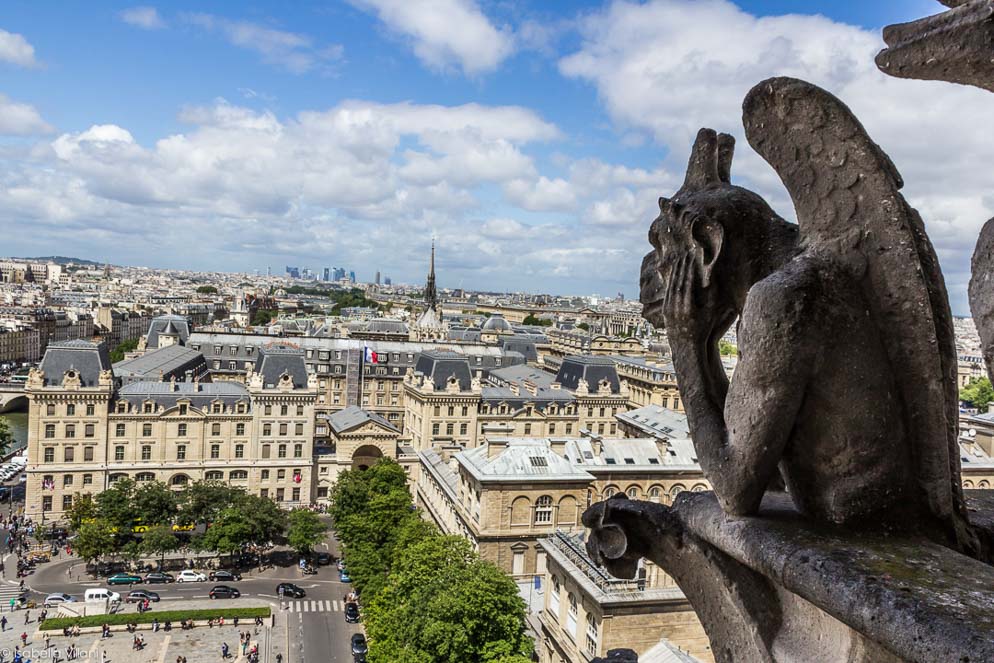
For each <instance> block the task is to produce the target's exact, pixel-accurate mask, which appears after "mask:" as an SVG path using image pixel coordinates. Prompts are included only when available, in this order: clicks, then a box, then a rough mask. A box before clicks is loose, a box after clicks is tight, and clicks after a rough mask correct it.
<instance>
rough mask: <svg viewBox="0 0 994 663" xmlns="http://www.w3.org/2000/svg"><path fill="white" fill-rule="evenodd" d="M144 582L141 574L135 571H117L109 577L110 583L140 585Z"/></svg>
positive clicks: (108, 582) (108, 581)
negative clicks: (136, 573)
mask: <svg viewBox="0 0 994 663" xmlns="http://www.w3.org/2000/svg"><path fill="white" fill-rule="evenodd" d="M142 582H144V580H142V577H141V576H136V575H135V574H134V573H115V574H114V575H112V576H111V577H109V578H107V584H108V585H138V584H141V583H142Z"/></svg>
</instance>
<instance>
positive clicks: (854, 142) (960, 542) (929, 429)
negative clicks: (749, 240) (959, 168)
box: [743, 78, 971, 549]
mask: <svg viewBox="0 0 994 663" xmlns="http://www.w3.org/2000/svg"><path fill="white" fill-rule="evenodd" d="M743 122H744V124H745V132H746V137H747V138H748V140H749V143H750V144H751V145H752V147H753V148H754V149H755V150H756V151H757V152H758V153H759V154H760V155H761V156H762V157H763V158H764V159H766V161H767V162H769V163H770V165H771V166H773V168H774V169H775V170H776V171H777V173H778V174H779V175H780V178H781V179H782V180H783V183H784V185H785V186H786V187H787V190H788V192H789V193H790V196H791V198H792V199H793V201H794V207H795V209H796V211H797V218H798V225H799V226H800V232H801V243H802V246H804V247H805V250H808V251H819V252H828V253H832V254H835V255H836V256H837V257H838V259H839V260H842V261H845V264H848V265H853V266H854V269H856V270H857V272H856V273H857V274H858V275H860V278H861V282H862V289H863V295H864V296H865V300H866V302H867V303H868V308H869V310H868V314H869V315H870V316H872V319H873V320H874V321H876V324H877V326H878V327H879V329H880V332H881V337H882V338H883V339H884V341H885V347H886V350H887V353H888V359H889V360H890V365H891V370H892V371H893V373H894V378H895V383H896V385H897V388H898V390H899V392H900V396H901V398H902V401H903V402H902V405H903V411H904V421H905V422H906V431H907V435H909V437H910V444H911V450H912V453H913V455H914V460H915V465H916V469H917V475H918V484H919V486H920V487H921V490H922V491H923V498H924V502H925V504H927V506H928V508H929V509H930V511H931V512H932V513H933V514H935V516H937V517H938V519H939V522H941V523H943V524H944V525H945V526H946V527H947V531H948V533H949V535H950V537H951V539H952V540H953V542H955V544H956V545H957V547H960V548H961V549H965V548H968V547H971V545H970V544H968V543H967V541H968V540H969V539H970V536H969V533H968V532H967V528H966V508H965V504H964V502H963V495H962V490H961V488H960V483H959V480H960V460H959V458H960V455H959V448H958V442H957V435H958V430H957V429H958V415H959V407H958V400H957V392H956V371H957V365H956V346H955V343H954V339H953V326H952V313H951V312H950V309H949V299H948V296H947V295H946V287H945V283H944V281H943V278H942V272H941V271H940V269H939V263H938V260H937V258H936V255H935V251H934V249H933V248H932V244H931V242H930V241H929V239H928V236H927V235H926V234H925V227H924V224H923V223H922V220H921V217H920V216H919V215H918V213H917V212H916V211H915V210H914V209H913V208H912V207H911V206H910V205H908V203H907V202H906V201H905V200H904V197H903V196H902V195H901V193H900V189H901V187H902V186H903V182H902V180H901V176H900V175H899V174H898V172H897V169H896V168H895V167H894V164H893V163H892V162H891V160H890V159H889V158H888V157H887V155H886V154H884V152H883V151H882V150H881V149H880V147H879V146H877V144H876V143H874V142H873V141H872V140H870V137H869V136H868V135H867V133H866V130H865V129H864V128H863V126H862V125H861V124H860V123H859V120H857V119H856V117H855V116H854V115H853V114H852V112H851V111H850V110H849V109H848V108H847V107H846V106H845V104H843V103H842V102H841V101H839V100H838V99H837V98H836V97H834V96H832V95H831V94H829V93H828V92H826V91H825V90H822V89H820V88H818V87H816V86H814V85H811V84H810V83H806V82H804V81H800V80H796V79H791V78H772V79H769V80H766V81H763V82H762V83H760V84H759V85H757V86H756V87H754V88H753V89H752V90H751V91H750V92H749V94H748V95H747V96H746V99H745V102H744V103H743Z"/></svg>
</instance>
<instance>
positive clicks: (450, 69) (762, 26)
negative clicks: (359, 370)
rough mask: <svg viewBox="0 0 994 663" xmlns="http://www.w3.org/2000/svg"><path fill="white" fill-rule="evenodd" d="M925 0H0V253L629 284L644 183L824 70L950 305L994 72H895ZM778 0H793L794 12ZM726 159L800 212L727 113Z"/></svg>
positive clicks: (399, 276)
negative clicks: (901, 194) (869, 144)
mask: <svg viewBox="0 0 994 663" xmlns="http://www.w3.org/2000/svg"><path fill="white" fill-rule="evenodd" d="M940 9H941V6H940V5H939V4H938V3H937V2H935V1H934V0H876V1H875V2H840V1H839V0H738V1H737V2H730V1H728V0H655V1H646V2H634V1H622V0H617V1H607V2H604V1H600V2H593V1H585V2H578V1H570V2H566V1H559V0H494V1H489V0H348V1H343V2H334V1H331V0H329V1H327V2H317V1H314V0H301V1H300V2H294V3H286V2H276V1H274V2H233V1H232V2H210V1H204V0H200V1H198V2H186V1H184V0H173V1H170V2H169V3H162V4H160V5H141V6H138V5H133V4H128V3H112V2H99V1H96V0H89V1H85V2H84V1H83V0H66V2H59V3H37V2H29V1H28V0H10V1H9V2H5V3H4V7H3V10H2V12H0V227H2V228H3V230H4V232H3V235H2V236H3V248H2V249H0V252H2V253H4V254H7V255H22V256H24V255H48V254H53V253H59V254H66V255H75V256H79V257H85V258H91V259H95V260H105V259H108V260H110V261H112V262H115V263H121V264H137V265H150V266H158V267H176V268H188V269H218V270H230V271H242V270H246V271H248V270H252V269H261V270H265V269H266V267H267V266H272V268H273V269H274V271H282V268H283V266H285V265H288V264H291V265H299V266H301V267H311V268H315V269H316V268H320V267H324V266H333V265H341V266H346V267H348V268H351V269H354V270H355V271H356V273H357V275H358V276H359V278H361V279H371V278H372V276H373V273H374V272H375V271H376V270H380V271H382V272H383V273H385V274H388V275H390V276H392V277H393V278H394V280H395V281H408V282H420V281H421V280H422V279H423V276H424V272H425V267H426V265H425V263H426V258H427V253H428V246H429V243H430V240H431V237H432V236H433V235H434V236H436V237H438V241H439V258H438V262H439V279H440V283H441V285H443V286H446V287H457V286H463V287H467V288H475V289H495V290H528V291H543V292H556V293H570V294H587V293H602V294H614V293H616V292H619V291H620V292H624V293H625V294H626V295H628V296H632V295H635V294H636V290H637V280H638V267H639V261H640V258H641V256H642V255H643V253H644V252H645V251H646V249H647V248H648V245H647V243H646V240H645V233H646V230H647V228H648V224H649V222H650V221H651V219H652V218H653V216H654V208H655V200H656V198H657V197H658V196H659V195H663V194H667V195H668V194H671V193H672V192H673V191H674V190H675V189H676V188H677V186H678V184H679V182H680V180H681V179H682V173H683V170H684V166H685V163H686V158H687V154H688V150H689V146H690V142H691V141H692V139H693V135H694V134H695V133H696V131H697V129H698V128H699V127H701V126H711V127H714V128H715V129H718V130H723V131H727V132H730V133H733V134H735V135H736V136H738V137H739V138H741V135H742V128H741V110H740V104H741V101H742V99H743V97H744V96H745V94H746V92H747V91H748V90H749V88H750V87H751V86H752V85H754V84H755V83H757V82H759V81H760V80H762V79H764V78H766V77H768V76H772V75H790V76H796V77H799V78H804V79H807V80H810V81H812V82H814V83H817V84H819V85H822V86H824V87H826V88H827V89H829V90H830V91H832V92H834V93H835V94H837V95H839V96H840V97H841V98H842V99H843V100H844V101H846V102H847V103H848V104H850V106H851V107H852V108H853V109H854V110H855V112H856V113H857V115H858V116H859V117H860V118H861V119H862V120H863V122H864V124H865V125H866V127H867V129H868V130H869V131H870V134H871V136H872V137H873V138H874V139H875V140H877V142H879V143H880V144H881V145H882V146H883V148H884V149H885V150H886V151H887V152H888V153H889V154H890V155H891V156H892V157H893V159H894V161H895V163H896V164H897V166H898V168H899V169H900V170H901V172H902V174H903V175H904V177H905V180H906V187H905V195H906V196H907V197H908V198H909V199H910V200H911V202H912V204H914V205H915V206H916V207H918V208H919V210H920V211H921V212H922V215H923V216H924V218H925V219H926V222H927V225H928V229H929V232H930V234H931V237H932V240H933V242H934V243H935V245H936V247H937V249H938V250H939V253H940V256H941V259H942V261H943V265H944V267H945V272H946V279H947V283H948V285H949V288H950V293H951V298H952V303H953V308H954V311H956V312H958V313H965V312H966V311H967V306H966V303H965V301H966V296H965V290H966V282H967V280H968V278H969V257H970V254H971V252H972V249H973V245H974V242H975V240H976V235H977V232H978V231H979V228H980V226H981V225H982V224H983V222H984V221H985V220H986V219H988V218H990V217H991V216H994V197H992V196H990V195H989V194H990V192H991V191H994V175H992V174H991V167H990V164H992V163H994V132H990V131H986V130H985V129H984V127H986V126H988V124H989V121H990V118H992V117H994V95H991V94H988V93H984V92H980V91H974V90H971V89H967V88H958V87H955V86H951V85H948V84H941V83H927V82H916V81H900V80H896V79H889V78H886V77H885V76H883V75H882V74H880V73H879V72H878V71H877V70H876V68H875V67H874V65H873V55H874V54H875V53H876V52H877V51H878V50H879V49H880V48H881V46H882V42H881V39H880V28H881V26H883V25H886V24H888V23H893V22H900V21H903V20H909V19H912V18H917V17H920V16H923V15H926V14H929V13H934V12H936V11H938V10H940ZM791 12H793V13H791ZM733 176H734V177H735V178H736V181H737V183H739V184H743V185H745V186H749V187H752V188H754V189H756V190H757V191H759V192H760V193H761V194H763V195H764V196H766V197H767V198H768V199H769V200H770V201H771V204H773V206H774V207H775V208H776V209H777V210H778V211H780V213H781V214H783V215H784V216H787V217H792V216H793V212H792V210H791V209H790V205H789V201H788V200H787V198H786V194H785V192H784V191H783V189H782V187H781V185H780V183H779V180H778V179H777V177H776V175H775V174H774V173H773V172H772V171H771V170H770V169H769V168H768V167H767V166H766V165H765V163H763V162H762V161H761V160H760V159H759V158H758V157H757V156H756V155H755V154H754V153H752V152H751V151H750V150H749V149H748V147H747V146H746V145H745V142H744V140H740V142H739V146H738V152H737V157H736V161H735V164H734V168H733Z"/></svg>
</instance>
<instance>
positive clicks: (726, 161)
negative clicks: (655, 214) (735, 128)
mask: <svg viewBox="0 0 994 663" xmlns="http://www.w3.org/2000/svg"><path fill="white" fill-rule="evenodd" d="M734 153H735V139H734V138H732V137H731V136H729V135H728V134H718V133H717V132H715V130H714V129H706V128H705V129H701V130H700V131H698V132H697V140H695V141H694V148H693V150H691V152H690V163H688V164H687V175H686V176H685V177H684V180H683V186H682V187H681V188H680V191H681V192H685V191H699V190H700V189H703V188H705V187H707V186H710V185H714V184H722V183H724V184H728V183H730V182H731V171H732V155H733V154H734Z"/></svg>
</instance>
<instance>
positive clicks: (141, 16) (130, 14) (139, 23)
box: [118, 6, 166, 30]
mask: <svg viewBox="0 0 994 663" xmlns="http://www.w3.org/2000/svg"><path fill="white" fill-rule="evenodd" d="M118 16H120V17H121V20H122V21H124V22H125V23H127V24H129V25H133V26H135V27H137V28H142V29H143V30H161V29H162V28H164V27H166V22H165V21H164V20H163V19H162V17H161V16H159V12H158V10H157V9H156V8H155V7H147V6H145V7H130V8H128V9H125V10H123V11H122V12H121V13H120V14H118Z"/></svg>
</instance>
